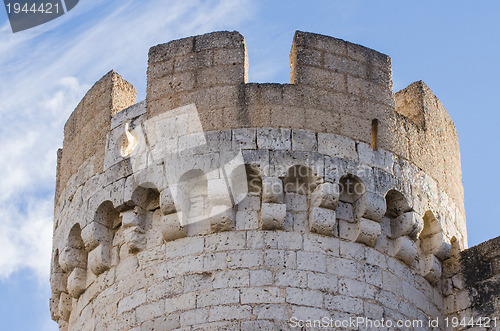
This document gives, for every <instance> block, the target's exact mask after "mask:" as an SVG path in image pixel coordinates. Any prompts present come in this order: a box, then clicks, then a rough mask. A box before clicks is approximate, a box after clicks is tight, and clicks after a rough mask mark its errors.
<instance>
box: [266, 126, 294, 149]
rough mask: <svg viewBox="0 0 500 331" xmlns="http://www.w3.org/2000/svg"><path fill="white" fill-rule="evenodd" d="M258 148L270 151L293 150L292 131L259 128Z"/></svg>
mask: <svg viewBox="0 0 500 331" xmlns="http://www.w3.org/2000/svg"><path fill="white" fill-rule="evenodd" d="M257 147H258V148H259V149H268V150H279V149H283V150H291V148H292V139H291V130H290V129H275V128H259V129H257Z"/></svg>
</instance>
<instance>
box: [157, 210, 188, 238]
mask: <svg viewBox="0 0 500 331" xmlns="http://www.w3.org/2000/svg"><path fill="white" fill-rule="evenodd" d="M161 224H162V225H161V227H162V230H161V232H162V235H163V239H164V240H165V241H171V240H175V239H179V238H184V237H187V235H188V232H187V227H186V226H182V225H181V222H180V220H179V216H178V214H177V213H173V214H168V215H163V216H162V217H161Z"/></svg>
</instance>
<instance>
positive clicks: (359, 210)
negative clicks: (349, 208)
mask: <svg viewBox="0 0 500 331" xmlns="http://www.w3.org/2000/svg"><path fill="white" fill-rule="evenodd" d="M353 208H354V209H353V211H354V214H355V215H354V218H355V219H360V218H361V217H363V218H367V219H370V220H372V221H376V222H380V221H381V220H382V218H383V217H384V215H385V211H386V202H385V197H384V196H382V195H379V194H376V193H372V192H365V193H364V194H363V195H362V196H361V197H360V198H359V199H358V200H356V202H355V203H354V206H353Z"/></svg>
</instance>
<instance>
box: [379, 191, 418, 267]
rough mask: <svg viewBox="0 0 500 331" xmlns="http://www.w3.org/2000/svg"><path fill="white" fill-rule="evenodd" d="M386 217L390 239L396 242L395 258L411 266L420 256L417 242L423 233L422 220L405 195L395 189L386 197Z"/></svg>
mask: <svg viewBox="0 0 500 331" xmlns="http://www.w3.org/2000/svg"><path fill="white" fill-rule="evenodd" d="M385 201H386V212H385V217H386V219H388V223H389V224H390V237H391V238H392V239H393V240H394V242H393V244H394V245H393V251H394V256H396V257H397V258H399V259H400V260H401V261H403V262H404V263H406V264H407V265H411V264H412V263H413V261H415V258H416V257H417V254H418V247H417V244H416V243H415V241H416V240H417V238H418V236H419V234H420V232H421V231H422V227H423V224H422V223H423V222H422V218H421V217H420V216H419V215H418V214H417V213H415V212H414V211H413V210H412V208H411V207H410V204H409V202H408V199H407V198H406V197H405V195H404V194H403V193H401V192H399V191H397V190H395V189H391V190H389V191H388V192H387V193H386V195H385Z"/></svg>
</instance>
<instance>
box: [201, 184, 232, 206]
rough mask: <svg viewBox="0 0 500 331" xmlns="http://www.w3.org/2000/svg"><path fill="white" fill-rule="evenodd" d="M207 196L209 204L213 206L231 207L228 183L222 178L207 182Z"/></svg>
mask: <svg viewBox="0 0 500 331" xmlns="http://www.w3.org/2000/svg"><path fill="white" fill-rule="evenodd" d="M207 196H208V198H209V200H210V203H211V204H213V205H228V206H229V205H232V200H231V196H230V195H229V188H228V183H227V182H226V180H225V179H224V178H217V179H211V180H209V181H208V186H207Z"/></svg>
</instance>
